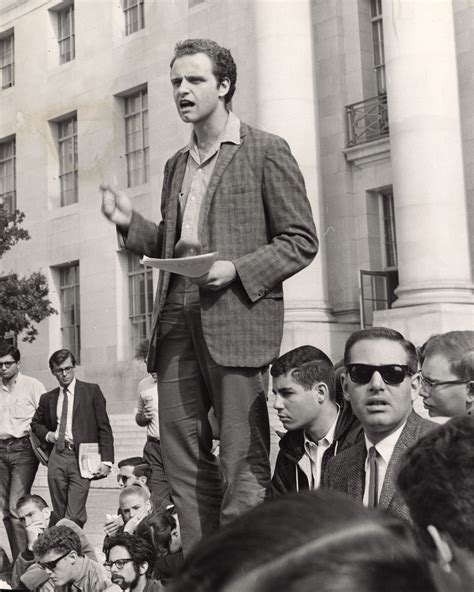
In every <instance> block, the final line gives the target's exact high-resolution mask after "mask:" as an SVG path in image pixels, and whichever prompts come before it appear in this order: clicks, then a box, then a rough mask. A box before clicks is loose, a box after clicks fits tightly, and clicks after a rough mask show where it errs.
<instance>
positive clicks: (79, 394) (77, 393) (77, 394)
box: [72, 379, 84, 424]
mask: <svg viewBox="0 0 474 592" xmlns="http://www.w3.org/2000/svg"><path fill="white" fill-rule="evenodd" d="M83 390H84V386H83V384H82V382H81V381H80V380H77V379H76V388H75V390H74V405H73V407H72V423H73V424H74V418H75V417H77V410H78V409H79V406H80V404H81V401H82V399H83Z"/></svg>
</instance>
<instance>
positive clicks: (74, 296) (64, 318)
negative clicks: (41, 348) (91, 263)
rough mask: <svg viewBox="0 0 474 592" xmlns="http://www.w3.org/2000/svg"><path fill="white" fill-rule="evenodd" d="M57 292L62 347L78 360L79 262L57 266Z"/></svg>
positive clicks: (79, 343) (79, 328) (79, 348)
mask: <svg viewBox="0 0 474 592" xmlns="http://www.w3.org/2000/svg"><path fill="white" fill-rule="evenodd" d="M59 294H60V300H61V335H62V344H63V347H64V348H67V349H69V350H71V351H72V353H73V354H74V356H75V358H76V360H77V362H79V360H80V350H81V320H80V319H81V315H80V295H79V263H73V264H72V265H68V266H65V267H60V268H59Z"/></svg>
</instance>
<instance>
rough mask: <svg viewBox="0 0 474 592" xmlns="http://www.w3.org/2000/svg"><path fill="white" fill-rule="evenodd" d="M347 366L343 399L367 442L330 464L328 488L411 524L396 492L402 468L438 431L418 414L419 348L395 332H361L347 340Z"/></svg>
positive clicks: (376, 329) (378, 329) (326, 477)
mask: <svg viewBox="0 0 474 592" xmlns="http://www.w3.org/2000/svg"><path fill="white" fill-rule="evenodd" d="M344 365H345V372H344V373H343V374H342V376H341V379H342V387H343V390H344V396H345V398H346V400H347V401H349V402H350V404H351V405H352V409H353V411H354V414H355V415H356V416H357V417H358V418H359V420H360V423H361V424H362V427H363V428H364V439H363V440H362V441H361V442H360V443H358V444H356V445H355V446H353V447H352V448H349V449H347V450H345V451H344V452H341V454H338V455H337V456H335V457H334V458H333V459H331V460H330V461H329V464H328V467H327V471H326V473H325V475H324V476H323V485H324V486H326V487H330V488H332V489H337V490H339V491H343V492H344V493H348V494H349V495H351V496H353V497H355V498H356V499H358V500H360V501H361V502H362V503H363V504H364V505H365V506H372V507H373V506H380V507H382V508H386V509H387V510H389V511H390V512H392V513H393V514H395V515H397V516H399V517H400V518H402V519H404V520H406V521H409V520H410V518H409V512H408V509H407V507H406V505H405V503H404V502H403V500H402V498H401V496H400V493H399V492H398V491H397V489H396V486H395V475H396V471H397V468H398V464H399V461H400V458H401V457H402V455H403V452H404V451H405V450H406V449H407V448H410V447H411V446H413V445H414V444H415V442H416V441H417V440H418V439H419V438H420V437H421V436H422V435H423V434H425V433H426V432H428V431H429V430H432V429H433V428H435V427H436V424H435V423H433V422H431V421H427V420H426V419H422V418H421V417H420V416H419V415H417V414H416V413H415V412H414V411H413V406H412V403H413V399H414V397H415V396H416V395H417V394H418V390H419V387H420V375H419V373H418V357H417V353H416V349H415V346H414V345H413V344H412V343H411V342H410V341H408V340H406V339H405V338H404V337H403V335H402V334H401V333H399V332H398V331H394V330H393V329H388V328H386V327H371V328H369V329H362V330H361V331H356V332H355V333H353V334H352V335H351V336H350V337H349V339H348V340H347V343H346V347H345V351H344Z"/></svg>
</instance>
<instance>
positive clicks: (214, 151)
mask: <svg viewBox="0 0 474 592" xmlns="http://www.w3.org/2000/svg"><path fill="white" fill-rule="evenodd" d="M224 142H230V143H232V144H240V120H239V118H238V117H237V116H236V115H234V113H232V112H231V111H230V112H229V116H228V118H227V122H226V125H225V126H224V129H223V130H222V133H221V134H220V136H219V137H218V139H217V140H216V142H215V143H214V145H213V146H212V147H211V148H210V149H209V151H208V152H207V153H206V154H205V155H202V158H201V154H200V153H199V148H198V145H197V142H196V136H195V134H194V132H193V133H192V134H191V140H190V142H189V144H188V145H187V146H186V147H185V148H183V149H182V153H186V152H187V153H188V160H187V162H186V170H185V173H184V179H183V185H182V187H181V192H180V194H179V196H178V197H179V217H180V222H181V236H180V238H179V240H178V242H177V243H176V246H175V250H174V255H175V257H187V256H190V255H198V254H199V253H200V252H201V222H202V220H201V215H202V205H203V203H204V198H205V197H206V193H207V188H208V186H209V181H210V180H211V176H212V173H213V171H214V167H215V165H216V162H217V158H218V156H219V152H220V148H221V145H222V144H223V143H224Z"/></svg>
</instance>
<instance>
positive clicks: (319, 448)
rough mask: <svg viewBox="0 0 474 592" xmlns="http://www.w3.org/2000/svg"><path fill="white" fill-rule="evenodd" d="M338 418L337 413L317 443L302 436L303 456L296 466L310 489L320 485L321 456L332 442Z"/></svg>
mask: <svg viewBox="0 0 474 592" xmlns="http://www.w3.org/2000/svg"><path fill="white" fill-rule="evenodd" d="M338 418H339V411H338V413H337V415H336V419H335V420H334V422H333V423H332V425H331V427H330V428H329V430H328V432H327V434H326V435H325V436H324V437H323V438H321V439H320V440H318V442H317V443H316V442H313V441H312V440H311V439H310V438H308V436H307V435H306V432H305V434H304V454H303V456H302V457H301V459H300V460H299V462H298V465H299V466H300V468H301V469H302V470H303V471H304V473H305V475H306V477H307V479H308V485H309V488H310V489H317V488H318V487H319V484H320V483H321V469H322V465H323V456H324V453H325V452H326V450H327V449H328V448H329V447H330V446H331V444H332V443H333V442H334V436H335V433H336V424H337V420H338Z"/></svg>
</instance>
